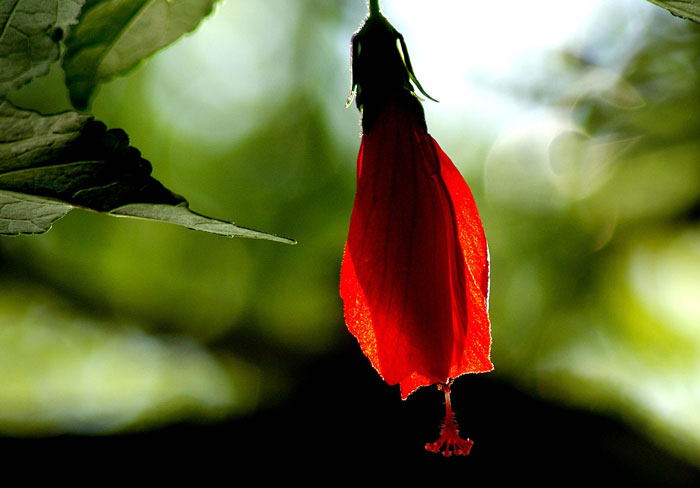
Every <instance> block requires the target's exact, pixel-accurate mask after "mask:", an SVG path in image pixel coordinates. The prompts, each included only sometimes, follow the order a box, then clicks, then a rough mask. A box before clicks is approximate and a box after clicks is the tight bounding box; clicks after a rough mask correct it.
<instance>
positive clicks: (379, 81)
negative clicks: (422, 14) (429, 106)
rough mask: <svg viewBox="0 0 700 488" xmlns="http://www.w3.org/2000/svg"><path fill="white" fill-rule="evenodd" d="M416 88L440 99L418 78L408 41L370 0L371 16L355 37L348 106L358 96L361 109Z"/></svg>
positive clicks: (376, 0) (372, 0)
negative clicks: (422, 84)
mask: <svg viewBox="0 0 700 488" xmlns="http://www.w3.org/2000/svg"><path fill="white" fill-rule="evenodd" d="M414 85H415V87H416V88H417V89H418V90H419V91H420V92H421V93H422V94H423V95H424V96H426V97H427V98H429V99H430V100H433V101H434V102H437V100H435V99H434V98H433V97H431V96H430V95H428V93H427V92H426V91H425V90H424V89H423V87H422V86H421V84H420V82H419V81H418V79H417V78H416V75H415V73H414V72H413V67H412V66H411V58H410V57H409V55H408V48H407V47H406V41H405V40H404V38H403V35H401V33H400V32H398V31H397V30H396V29H395V28H394V26H392V25H391V23H390V22H389V21H388V20H387V19H386V17H384V16H383V15H382V14H381V13H380V10H379V2H378V0H370V2H369V16H368V17H367V19H366V20H365V23H364V24H363V25H362V28H361V29H360V30H359V31H358V32H356V33H355V34H354V35H353V37H352V87H351V91H350V95H349V96H348V99H347V105H350V103H352V100H353V98H355V101H356V104H357V107H358V109H360V110H362V108H363V106H364V105H365V104H366V103H367V102H368V101H370V102H371V101H372V100H374V99H380V98H382V97H385V96H389V95H391V94H392V92H393V93H396V92H406V91H408V92H410V93H411V94H413V95H415V89H414Z"/></svg>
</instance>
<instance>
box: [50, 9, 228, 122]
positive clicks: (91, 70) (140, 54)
mask: <svg viewBox="0 0 700 488" xmlns="http://www.w3.org/2000/svg"><path fill="white" fill-rule="evenodd" d="M215 3H216V0H178V1H176V2H173V1H169V0H124V1H119V2H115V1H112V0H88V1H87V2H86V4H85V7H84V8H83V12H82V14H81V16H80V22H79V24H78V26H77V27H76V28H75V29H74V30H73V32H72V33H71V36H70V37H69V38H68V40H67V42H66V45H67V52H66V55H65V57H64V59H63V68H64V70H65V72H66V84H67V85H68V89H69V90H70V97H71V101H72V102H73V105H74V106H75V107H76V108H78V109H84V108H86V107H87V106H88V104H89V101H90V97H91V96H92V94H93V92H94V90H95V88H96V87H97V85H98V84H100V83H104V82H105V81H108V80H110V79H112V78H114V77H115V76H118V75H122V74H124V73H126V72H128V71H129V70H130V69H132V68H133V67H134V66H136V65H137V64H138V63H139V62H140V61H141V60H142V59H144V58H146V57H148V56H150V55H151V54H153V53H154V52H156V51H158V50H159V49H161V48H163V47H165V46H167V45H168V44H170V43H172V42H173V41H175V40H176V39H178V38H179V37H180V36H182V35H183V34H185V33H187V32H191V31H192V30H193V29H194V28H195V27H197V25H198V24H199V22H200V21H201V20H202V19H203V18H204V17H206V16H207V15H209V13H210V12H211V10H212V7H213V5H214V4H215Z"/></svg>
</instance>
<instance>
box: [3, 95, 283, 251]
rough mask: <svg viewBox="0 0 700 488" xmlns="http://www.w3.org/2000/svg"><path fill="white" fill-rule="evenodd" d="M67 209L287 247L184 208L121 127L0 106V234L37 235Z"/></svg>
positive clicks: (75, 116)
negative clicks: (153, 172)
mask: <svg viewBox="0 0 700 488" xmlns="http://www.w3.org/2000/svg"><path fill="white" fill-rule="evenodd" d="M73 207H82V208H85V209H89V210H95V211H98V212H107V213H110V214H112V215H117V216H126V217H137V218H144V219H151V220H160V221H163V222H170V223H174V224H178V225H181V226H184V227H188V228H190V229H194V230H201V231H203V232H210V233H214V234H219V235H225V236H230V237H236V236H241V237H252V238H257V239H268V240H273V241H278V242H285V243H289V244H293V243H294V242H295V241H294V240H293V239H288V238H284V237H279V236H275V235H272V234H267V233H264V232H259V231H255V230H251V229H247V228H245V227H239V226H237V225H235V224H233V223H230V222H224V221H221V220H217V219H211V218H208V217H205V216H202V215H199V214H197V213H194V212H192V211H191V210H189V208H188V205H187V201H186V200H185V199H184V198H182V197H181V196H179V195H176V194H174V193H172V192H171V191H170V190H168V189H167V188H165V187H164V186H163V185H162V184H161V183H160V182H159V181H158V180H156V179H155V178H153V177H152V176H151V164H150V163H149V162H148V161H147V160H145V159H144V158H142V157H141V153H140V152H139V151H138V150H137V149H136V148H134V147H131V146H130V145H129V138H128V136H127V135H126V133H125V132H124V131H123V130H121V129H111V130H107V128H106V126H105V125H104V124H103V123H102V122H99V121H95V120H94V119H93V117H92V116H89V115H81V114H79V113H76V112H64V113H60V114H56V115H42V114H39V113H37V112H32V111H28V110H21V109H18V108H16V107H14V106H13V105H12V104H10V103H9V102H7V101H3V102H1V103H0V234H5V235H12V234H37V233H42V232H46V231H48V230H49V229H50V228H51V224H52V223H53V222H54V221H56V220H58V219H59V218H61V217H63V215H65V214H66V213H67V212H68V211H69V210H71V209H72V208H73Z"/></svg>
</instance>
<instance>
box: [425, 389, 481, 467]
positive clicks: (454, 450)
mask: <svg viewBox="0 0 700 488" xmlns="http://www.w3.org/2000/svg"><path fill="white" fill-rule="evenodd" d="M438 386H439V387H441V388H442V390H443V391H444V392H445V419H444V420H443V421H442V423H441V424H440V438H439V439H438V440H436V441H435V442H428V443H427V444H426V445H425V450H426V451H429V452H435V453H438V452H440V451H442V455H443V456H445V457H449V456H452V455H455V456H466V455H467V454H469V451H470V450H471V448H472V445H474V441H472V440H471V439H463V438H461V437H460V436H459V425H458V424H457V421H456V420H455V417H454V413H453V412H452V402H451V401H450V387H449V385H438Z"/></svg>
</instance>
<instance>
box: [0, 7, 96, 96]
mask: <svg viewBox="0 0 700 488" xmlns="http://www.w3.org/2000/svg"><path fill="white" fill-rule="evenodd" d="M84 3H85V0H7V1H3V2H0V97H3V96H5V95H6V94H7V93H8V92H9V91H11V90H15V89H17V88H19V87H20V86H22V85H24V84H25V83H27V82H28V81H30V80H31V79H32V78H34V77H36V76H42V75H45V74H46V73H47V72H48V71H49V65H50V64H51V63H53V62H55V61H57V60H58V57H59V54H60V49H59V48H60V43H59V41H60V40H61V39H62V38H63V35H64V31H65V30H66V28H67V27H68V26H69V25H73V24H75V23H77V21H78V20H77V19H78V15H79V14H80V9H81V7H82V6H83V4H84Z"/></svg>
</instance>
